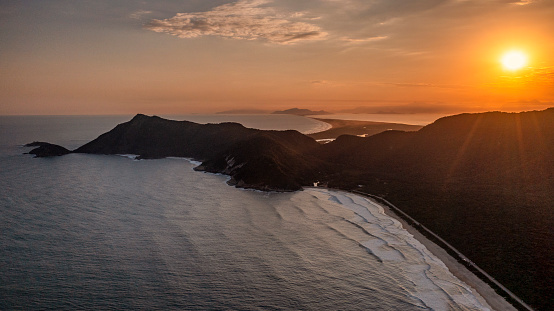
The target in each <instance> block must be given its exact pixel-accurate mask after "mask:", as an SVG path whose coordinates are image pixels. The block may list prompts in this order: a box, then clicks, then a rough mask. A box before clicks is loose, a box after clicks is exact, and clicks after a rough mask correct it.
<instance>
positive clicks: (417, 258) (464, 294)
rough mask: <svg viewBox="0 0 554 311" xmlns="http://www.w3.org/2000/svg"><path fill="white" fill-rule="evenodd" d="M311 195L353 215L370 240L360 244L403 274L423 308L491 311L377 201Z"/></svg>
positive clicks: (329, 194) (336, 194)
mask: <svg viewBox="0 0 554 311" xmlns="http://www.w3.org/2000/svg"><path fill="white" fill-rule="evenodd" d="M306 191H308V192H309V193H310V194H312V195H313V196H314V197H316V198H318V199H319V200H322V201H323V200H324V201H325V202H328V203H329V204H336V205H338V206H340V207H342V208H346V209H348V210H350V211H352V212H353V213H354V214H353V215H352V218H351V219H350V220H349V222H351V223H353V224H355V225H356V226H358V227H360V228H362V229H363V230H364V231H365V232H366V233H367V236H366V238H365V239H364V240H360V241H358V243H360V245H363V246H364V247H366V248H367V250H368V252H370V253H371V254H373V255H375V256H376V257H377V258H378V259H379V260H380V261H381V262H382V264H385V265H389V266H392V267H394V268H395V269H398V270H400V271H402V276H403V277H404V278H405V282H403V283H413V285H414V286H411V287H408V288H406V290H407V291H408V292H409V295H410V296H412V297H416V298H417V300H418V301H420V302H421V303H422V304H423V305H422V306H424V307H428V308H431V309H433V310H450V309H452V307H451V305H452V304H454V305H455V306H456V307H457V308H460V309H461V310H489V308H488V306H484V305H483V304H481V302H480V301H479V300H478V299H477V297H476V296H475V295H474V294H473V292H472V289H471V287H469V286H468V285H467V284H465V283H464V282H462V281H461V280H459V279H458V278H456V277H455V276H454V275H453V274H452V273H451V272H450V271H449V270H448V268H447V267H446V265H445V264H444V263H443V262H442V261H441V260H440V259H439V258H438V257H436V256H434V255H433V254H432V253H431V252H430V251H429V250H428V249H427V248H426V247H425V246H424V245H423V244H422V243H421V242H419V241H418V240H417V239H415V237H414V236H413V235H411V234H410V233H409V232H408V231H407V230H405V229H404V228H403V227H402V224H401V223H400V222H399V221H398V220H396V219H394V218H392V217H390V216H388V215H386V214H385V210H384V208H383V207H382V206H381V205H379V204H378V203H376V202H375V201H373V200H371V199H368V198H365V197H361V196H358V195H355V194H351V193H347V192H338V191H329V190H326V189H316V188H311V189H307V190H306Z"/></svg>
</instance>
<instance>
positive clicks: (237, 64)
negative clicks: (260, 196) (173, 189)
mask: <svg viewBox="0 0 554 311" xmlns="http://www.w3.org/2000/svg"><path fill="white" fill-rule="evenodd" d="M552 16H554V1H547V0H542V1H541V0H536V1H530V0H528V1H508V0H422V1H409V0H374V1H367V0H365V1H362V0H304V1H293V0H274V1H271V0H240V1H223V0H220V1H211V0H202V1H199V0H189V1H155V2H154V1H153V2H152V3H148V2H146V1H131V0H120V1H86V2H85V1H69V0H65V1H60V0H52V1H31V0H26V1H25V0H24V1H2V2H1V3H0V29H1V30H0V42H2V44H1V45H0V68H1V69H0V114H3V115H5V114H134V113H139V112H140V113H147V114H184V113H198V112H200V113H210V112H217V111H222V110H232V109H243V108H252V109H261V110H276V109H287V108H292V107H301V108H311V109H317V110H319V109H325V110H328V111H336V112H339V111H352V109H356V110H355V111H359V112H395V113H419V112H421V113H423V112H431V113H445V114H449V113H457V112H474V111H486V110H504V111H521V110H534V109H543V108H546V107H551V106H554V59H553V58H552V55H554V40H553V34H554V19H553V18H552ZM511 49H517V50H521V51H523V52H525V53H526V54H527V56H528V60H529V62H528V63H527V65H526V66H525V68H522V69H521V70H516V71H508V70H505V69H503V67H502V66H501V64H500V58H501V56H502V54H503V53H504V52H506V51H508V50H511Z"/></svg>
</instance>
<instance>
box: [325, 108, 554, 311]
mask: <svg viewBox="0 0 554 311" xmlns="http://www.w3.org/2000/svg"><path fill="white" fill-rule="evenodd" d="M323 147H324V148H323V154H322V157H323V158H324V159H326V160H327V161H336V162H338V163H343V165H344V166H345V168H344V169H343V170H342V171H341V172H340V173H337V175H335V176H330V177H329V185H330V186H336V187H340V188H346V189H353V188H357V189H359V188H361V189H363V190H364V191H367V192H369V193H373V194H378V195H382V196H385V197H386V198H388V199H389V201H392V202H393V203H395V204H397V206H398V207H400V208H401V209H403V210H404V211H405V212H407V213H408V214H410V215H411V216H413V217H414V218H415V219H417V220H418V221H420V222H422V223H423V224H424V225H426V226H428V227H429V228H430V229H431V230H433V231H435V232H437V233H438V234H439V235H440V236H442V237H443V238H445V239H446V240H448V241H449V242H451V243H452V244H453V245H454V246H455V247H457V248H458V249H460V250H461V251H462V252H463V253H464V254H466V255H467V256H468V257H469V258H471V259H472V260H473V261H475V262H476V263H477V264H478V265H480V266H481V267H482V268H484V269H485V270H486V271H488V272H489V273H490V274H492V275H493V276H494V277H496V278H497V279H498V280H499V281H500V282H501V283H503V284H504V285H506V286H507V287H508V288H510V289H511V290H512V291H513V292H514V293H516V294H517V295H519V296H520V297H522V298H523V299H524V300H525V301H526V302H528V303H530V304H531V305H533V306H535V307H536V308H537V309H539V310H547V309H548V306H551V305H552V304H553V303H554V300H553V299H554V297H553V296H552V293H554V287H553V284H554V283H553V281H554V259H553V256H552V254H554V243H552V241H554V230H552V228H553V226H554V206H553V203H552V202H554V201H553V200H554V109H548V110H546V111H538V112H525V113H501V112H490V113H482V114H462V115H457V116H452V117H445V118H442V119H439V120H437V121H436V122H434V123H433V124H430V125H428V126H426V127H424V128H422V129H421V130H419V131H418V132H410V133H408V132H394V131H391V132H385V133H382V134H378V135H375V136H371V137H368V138H359V137H352V136H350V137H347V136H345V137H339V139H337V140H336V141H335V142H332V143H329V144H327V145H323ZM353 166H354V167H355V168H356V169H355V170H354V169H352V167H353ZM359 186H362V187H359Z"/></svg>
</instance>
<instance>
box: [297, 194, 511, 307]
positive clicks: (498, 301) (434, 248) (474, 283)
mask: <svg viewBox="0 0 554 311" xmlns="http://www.w3.org/2000/svg"><path fill="white" fill-rule="evenodd" d="M305 188H308V189H309V188H313V189H321V188H323V189H327V190H330V191H338V192H346V193H349V194H354V195H357V196H360V197H363V198H365V199H369V200H371V201H372V202H374V203H376V204H378V205H379V206H381V207H382V208H383V210H384V211H385V214H386V215H387V216H389V217H392V218H394V219H396V220H398V221H399V222H400V223H401V224H402V227H403V228H404V229H405V230H406V231H408V233H410V234H411V235H413V236H414V238H415V239H416V240H418V241H419V242H420V243H421V244H423V245H424V246H425V247H426V248H427V249H428V250H429V251H430V252H431V253H432V254H433V255H435V256H436V257H437V258H438V259H439V260H441V261H442V262H443V263H444V264H445V265H446V267H447V268H448V270H449V271H450V272H451V273H452V274H453V275H454V276H455V277H456V278H458V279H459V280H460V281H462V282H464V283H465V284H467V285H468V286H469V287H470V288H471V289H472V292H473V293H474V295H475V297H477V299H478V300H479V301H481V303H483V304H484V305H487V306H489V307H490V308H491V310H498V311H500V310H513V311H517V308H515V307H514V306H513V305H512V304H510V303H509V302H508V301H506V299H504V297H502V296H500V295H499V294H498V293H497V292H496V291H495V290H494V289H493V288H492V287H490V285H488V284H487V283H486V282H485V281H483V280H481V279H480V278H479V277H478V276H477V275H475V274H474V273H473V272H471V271H470V270H469V269H467V268H466V267H465V266H464V265H462V264H461V263H459V262H458V261H457V260H456V259H455V258H454V257H452V256H451V255H450V254H448V252H447V251H446V250H445V249H444V248H442V247H440V246H438V245H437V244H436V243H435V242H433V241H431V240H430V239H428V238H427V237H426V236H424V235H423V234H422V233H421V232H420V231H419V230H417V229H416V228H415V227H413V226H412V225H410V224H409V223H408V222H407V221H406V220H404V219H403V218H402V217H400V216H399V215H398V214H397V213H395V212H394V211H393V210H392V209H391V208H390V207H389V206H387V205H386V204H383V203H381V202H378V201H376V200H375V199H373V198H371V197H369V196H364V195H362V194H360V193H356V192H352V191H346V190H341V189H333V188H327V187H305Z"/></svg>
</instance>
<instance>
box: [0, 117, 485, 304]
mask: <svg viewBox="0 0 554 311" xmlns="http://www.w3.org/2000/svg"><path fill="white" fill-rule="evenodd" d="M130 118H131V116H94V117H93V116H90V117H76V116H75V117H67V116H57V117H38V116H35V117H5V116H4V117H0V161H1V163H2V164H1V165H0V189H1V190H0V191H1V195H0V222H1V223H0V233H1V235H0V310H13V309H25V310H487V306H484V305H482V304H481V303H480V302H479V301H478V299H477V298H476V296H475V295H474V294H473V293H472V290H471V289H470V288H469V287H468V286H467V285H466V284H464V283H463V282H461V281H460V280H458V279H457V278H456V277H454V276H453V275H452V274H451V273H450V272H449V271H448V269H447V268H446V266H445V265H444V264H443V263H442V262H441V261H440V260H439V259H438V258H437V257H435V256H434V255H432V254H431V253H430V252H429V251H428V250H427V249H426V248H425V247H424V246H423V245H422V244H421V243H419V241H417V240H415V239H414V238H413V236H411V235H410V234H409V233H408V232H407V231H406V230H404V229H403V228H402V227H401V225H400V223H399V222H398V221H396V220H395V219H394V218H391V217H389V216H387V215H385V214H384V211H383V209H382V207H380V206H379V205H378V204H376V203H374V202H372V201H371V200H369V199H367V198H363V197H360V196H356V195H353V194H350V193H346V192H339V191H330V190H327V189H321V188H308V189H306V190H304V191H300V192H295V193H265V192H259V191H250V190H240V189H236V188H234V187H230V186H228V185H227V184H226V181H227V179H228V178H227V177H226V176H222V175H214V174H206V173H201V172H195V171H193V167H194V166H195V165H196V164H195V163H194V162H191V161H189V160H186V159H179V158H168V159H159V160H140V161H138V160H133V159H131V158H129V157H125V156H109V155H87V154H69V155H66V156H63V157H55V158H33V157H32V156H30V155H26V154H23V153H24V152H27V151H29V150H30V148H26V147H23V146H22V145H23V144H25V143H29V142H32V141H35V140H42V141H48V142H52V143H57V144H61V145H63V146H65V147H68V148H70V149H73V148H76V147H78V146H80V145H82V144H84V143H86V142H88V141H90V140H92V139H94V138H95V137H97V136H98V135H100V134H102V133H103V132H106V131H108V130H110V129H111V128H113V127H115V125H116V124H117V123H120V122H124V121H128V120H129V119H130ZM187 118H188V117H187V116H180V117H179V118H177V119H187ZM203 118H207V119H203V120H202V121H200V120H198V119H196V121H199V122H204V123H205V122H211V121H214V122H222V121H226V120H222V119H221V118H222V117H221V116H220V115H219V116H214V117H213V119H210V118H209V116H203ZM241 118H243V119H241ZM190 119H193V116H191V117H190ZM193 121H194V120H193ZM227 121H235V122H237V121H238V122H241V123H244V124H245V125H246V126H249V127H257V128H263V129H270V128H277V129H284V128H283V126H284V127H285V128H295V129H298V130H300V131H303V132H312V131H316V130H321V129H324V128H325V127H326V125H325V124H321V123H320V122H316V121H314V120H311V119H307V118H301V117H293V118H291V116H262V115H260V116H242V117H241V116H232V117H229V119H228V120H227Z"/></svg>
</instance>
